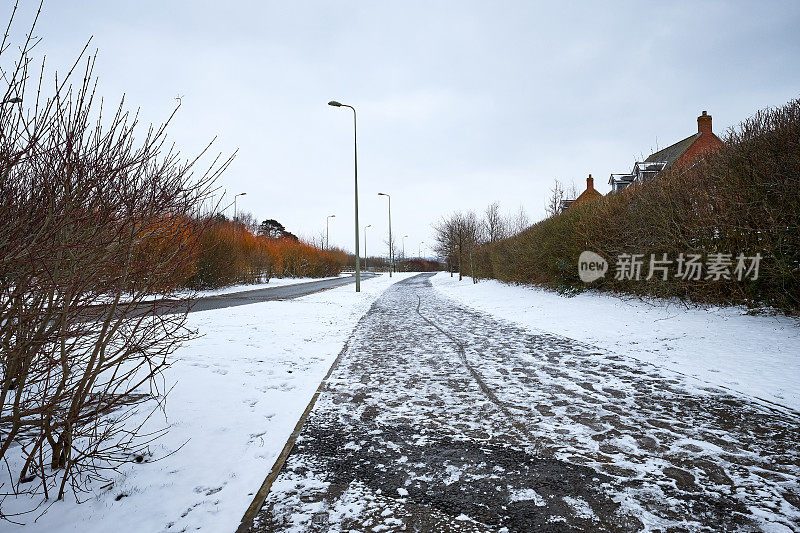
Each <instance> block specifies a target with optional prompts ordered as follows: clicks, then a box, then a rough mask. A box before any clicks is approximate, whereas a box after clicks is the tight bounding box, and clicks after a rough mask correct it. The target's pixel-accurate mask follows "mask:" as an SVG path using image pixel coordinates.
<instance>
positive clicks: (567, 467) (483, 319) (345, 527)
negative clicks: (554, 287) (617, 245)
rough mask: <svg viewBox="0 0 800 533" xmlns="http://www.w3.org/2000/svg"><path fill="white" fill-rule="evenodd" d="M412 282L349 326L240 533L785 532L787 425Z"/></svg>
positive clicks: (791, 523)
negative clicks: (350, 330) (344, 343)
mask: <svg viewBox="0 0 800 533" xmlns="http://www.w3.org/2000/svg"><path fill="white" fill-rule="evenodd" d="M427 278H428V276H427V275H420V276H416V277H413V278H410V279H408V280H405V281H403V282H400V283H397V284H395V285H393V286H392V287H391V288H389V289H388V290H387V291H386V292H385V293H384V294H383V295H382V296H381V297H380V298H379V299H378V300H377V301H376V303H375V304H374V305H373V307H372V309H371V310H370V312H368V313H367V314H366V315H365V316H364V318H363V319H362V320H361V321H360V323H359V324H358V326H357V327H356V330H355V331H354V333H353V334H352V336H351V338H350V340H349V341H348V344H347V346H346V347H345V349H344V351H343V352H342V354H341V355H340V358H339V359H338V361H337V363H336V364H335V367H334V368H333V370H332V373H331V375H330V376H329V377H328V378H327V380H326V381H325V382H324V385H323V390H322V392H321V394H320V395H319V398H318V399H317V401H316V403H315V404H314V406H313V409H311V411H310V414H309V415H308V418H307V419H306V420H305V422H304V424H303V426H302V430H301V431H300V434H299V437H298V439H297V442H296V443H295V444H294V447H293V448H292V449H291V452H290V453H289V454H288V458H287V459H286V461H285V463H283V464H282V465H281V467H280V470H279V471H278V472H277V479H275V481H274V482H273V483H272V484H271V486H269V492H268V494H267V497H266V501H265V502H264V504H263V506H262V507H261V508H260V510H259V511H258V513H257V516H256V517H255V522H254V524H253V525H252V526H251V527H250V529H249V530H250V531H252V532H257V531H364V532H366V531H425V532H432V531H501V532H502V531H525V532H531V531H642V530H648V531H662V532H677V531H770V530H773V531H800V483H799V482H798V479H800V456H799V455H798V443H800V418H798V416H797V415H796V414H793V413H787V412H781V411H777V410H774V409H773V408H770V407H769V406H766V405H764V404H762V403H758V402H757V401H754V400H751V399H749V398H747V397H744V396H739V395H735V394H733V393H731V392H729V391H726V390H723V389H719V388H713V387H709V386H707V385H703V384H701V383H697V382H692V381H690V380H689V378H684V377H682V376H677V375H670V374H669V373H666V372H665V371H663V370H661V369H659V368H657V367H654V366H651V365H647V364H643V363H640V362H637V361H634V360H631V359H627V358H624V357H621V356H618V355H615V354H613V353H604V352H601V351H598V350H596V349H594V348H592V347H591V346H586V345H583V344H580V343H578V342H576V341H573V340H571V339H567V338H563V337H558V336H554V335H550V334H546V333H534V332H531V331H527V330H524V329H521V328H519V327H517V326H515V325H512V324H510V323H507V322H503V321H501V320H498V319H496V318H493V317H492V316H489V315H486V314H482V313H479V312H476V311H474V310H471V309H468V308H466V307H463V306H461V305H459V304H457V303H455V302H453V301H452V300H448V299H446V298H445V297H443V296H441V295H440V294H439V293H437V292H436V291H435V290H434V289H433V288H432V287H431V285H430V282H429V281H428V279H427ZM265 474H266V472H265ZM255 508H256V509H258V507H255ZM246 525H247V524H245V526H246Z"/></svg>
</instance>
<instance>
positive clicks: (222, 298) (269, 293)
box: [190, 273, 375, 313]
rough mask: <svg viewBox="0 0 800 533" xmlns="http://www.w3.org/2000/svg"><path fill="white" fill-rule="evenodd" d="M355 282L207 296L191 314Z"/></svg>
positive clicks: (332, 281)
mask: <svg viewBox="0 0 800 533" xmlns="http://www.w3.org/2000/svg"><path fill="white" fill-rule="evenodd" d="M374 276H375V274H372V273H364V274H362V275H361V279H362V280H364V279H369V278H371V277H374ZM355 281H356V277H355V274H353V275H351V276H348V277H342V278H336V279H323V280H320V281H310V282H308V283H298V284H296V285H282V286H280V287H266V288H264V289H253V290H251V291H242V292H235V293H231V294H221V295H219V296H206V297H204V298H199V299H197V300H195V301H194V304H193V305H192V308H191V310H190V312H192V313H194V312H197V311H210V310H212V309H222V308H225V307H236V306H238V305H248V304H253V303H258V302H266V301H268V300H291V299H292V298H299V297H301V296H307V295H309V294H313V293H315V292H319V291H324V290H326V289H333V288H334V287H341V286H342V285H348V284H350V283H355Z"/></svg>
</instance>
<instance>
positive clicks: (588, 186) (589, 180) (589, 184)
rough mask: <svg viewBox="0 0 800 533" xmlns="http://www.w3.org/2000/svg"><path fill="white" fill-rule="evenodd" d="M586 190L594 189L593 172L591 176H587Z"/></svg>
mask: <svg viewBox="0 0 800 533" xmlns="http://www.w3.org/2000/svg"><path fill="white" fill-rule="evenodd" d="M586 190H587V191H593V190H594V178H593V177H592V175H591V174H589V177H588V178H586Z"/></svg>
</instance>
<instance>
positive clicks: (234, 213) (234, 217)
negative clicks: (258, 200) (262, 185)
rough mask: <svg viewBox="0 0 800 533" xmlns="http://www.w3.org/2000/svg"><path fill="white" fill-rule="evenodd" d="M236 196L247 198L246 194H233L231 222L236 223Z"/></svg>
mask: <svg viewBox="0 0 800 533" xmlns="http://www.w3.org/2000/svg"><path fill="white" fill-rule="evenodd" d="M238 196H247V193H246V192H240V193H239V194H235V195H234V196H233V221H234V222H236V198H237V197H238Z"/></svg>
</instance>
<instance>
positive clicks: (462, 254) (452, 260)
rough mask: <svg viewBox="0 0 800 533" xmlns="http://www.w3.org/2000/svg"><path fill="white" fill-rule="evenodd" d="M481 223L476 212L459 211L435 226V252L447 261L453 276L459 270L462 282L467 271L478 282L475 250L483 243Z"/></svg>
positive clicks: (459, 277)
mask: <svg viewBox="0 0 800 533" xmlns="http://www.w3.org/2000/svg"><path fill="white" fill-rule="evenodd" d="M481 226H482V225H481V222H480V221H479V220H478V217H477V216H476V215H475V212H474V211H467V212H466V213H462V212H460V211H457V212H455V213H453V214H452V215H450V216H449V217H443V218H442V219H441V220H440V221H439V222H438V223H436V224H435V225H434V238H435V244H434V250H435V251H436V253H437V254H439V256H440V257H443V258H444V259H445V263H446V264H447V266H448V269H449V270H450V272H451V274H452V272H453V270H455V269H458V280H459V281H461V279H462V278H463V274H464V272H465V270H466V271H467V272H469V274H470V276H472V278H473V280H476V279H477V278H476V276H475V268H474V253H473V252H474V250H475V248H476V247H477V246H478V245H479V244H480V243H481V240H482V239H481Z"/></svg>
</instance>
